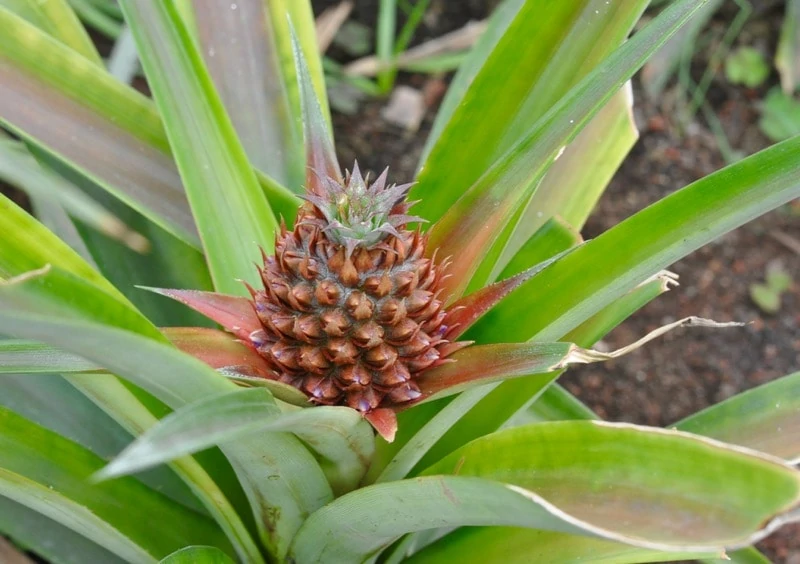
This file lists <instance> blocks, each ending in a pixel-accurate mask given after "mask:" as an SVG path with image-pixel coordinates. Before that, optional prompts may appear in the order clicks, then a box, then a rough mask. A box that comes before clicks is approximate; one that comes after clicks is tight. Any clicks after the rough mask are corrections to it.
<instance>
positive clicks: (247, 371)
mask: <svg viewBox="0 0 800 564" xmlns="http://www.w3.org/2000/svg"><path fill="white" fill-rule="evenodd" d="M162 331H163V333H164V335H166V337H167V338H168V339H169V340H170V342H171V343H172V344H173V345H175V346H176V347H178V348H179V349H180V350H182V351H183V352H185V353H187V354H190V355H192V356H193V357H195V358H196V359H199V360H202V361H203V362H205V363H206V364H208V365H209V366H210V367H211V368H214V369H217V370H219V371H220V372H221V373H222V374H224V375H225V376H226V377H227V378H229V379H231V380H232V381H234V382H236V383H238V384H242V385H245V386H253V387H261V388H267V389H268V390H269V391H270V392H272V395H273V396H275V397H276V398H278V399H279V400H282V401H285V402H286V403H289V404H291V405H296V406H300V407H310V406H311V403H310V402H309V401H308V396H306V395H305V394H304V393H303V392H301V391H300V390H298V389H297V388H295V387H294V386H290V385H289V384H284V383H283V382H279V381H278V380H272V379H271V378H273V377H274V372H273V370H272V368H271V367H270V366H269V365H268V364H267V363H266V361H265V360H264V358H263V357H261V356H260V355H259V354H258V353H257V352H256V351H254V350H253V349H252V348H250V347H248V346H247V345H245V344H243V343H242V342H241V341H239V340H237V339H235V338H234V337H233V336H232V335H230V334H229V333H225V332H223V331H218V330H216V329H204V328H200V327H165V328H164V329H162Z"/></svg>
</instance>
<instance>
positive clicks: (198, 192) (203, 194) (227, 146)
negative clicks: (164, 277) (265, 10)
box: [120, 0, 277, 295]
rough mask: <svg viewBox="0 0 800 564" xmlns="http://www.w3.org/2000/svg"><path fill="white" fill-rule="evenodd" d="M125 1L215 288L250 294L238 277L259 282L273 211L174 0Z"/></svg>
mask: <svg viewBox="0 0 800 564" xmlns="http://www.w3.org/2000/svg"><path fill="white" fill-rule="evenodd" d="M120 5H121V7H122V9H123V12H124V13H125V16H126V21H127V22H128V25H129V26H130V28H131V31H132V32H133V35H134V38H135V39H136V45H137V48H138V51H139V55H140V57H141V61H142V65H143V67H144V69H145V72H146V74H147V77H148V80H149V83H150V87H151V88H152V90H153V96H154V98H155V101H156V105H157V106H158V107H159V110H160V112H161V115H162V117H163V119H164V126H165V128H166V131H167V135H168V137H169V138H170V145H171V147H172V150H173V152H174V155H175V160H176V162H177V165H178V170H179V171H180V173H181V178H182V179H183V181H184V184H185V186H186V193H187V196H188V198H189V203H190V205H191V207H192V212H193V215H194V217H195V221H196V222H197V227H198V230H199V232H200V235H201V239H202V241H203V247H204V249H205V251H206V257H207V260H208V263H209V269H210V271H211V277H212V280H213V281H214V286H215V288H217V289H218V290H220V291H223V292H225V293H229V294H235V295H244V294H245V292H246V290H245V289H244V288H243V287H242V286H241V285H240V284H239V283H237V280H238V279H244V280H248V281H252V282H253V283H256V282H257V281H258V273H257V272H256V270H255V268H253V266H252V265H253V263H254V262H255V263H257V262H258V259H259V256H260V250H259V246H262V247H263V248H264V249H266V250H268V251H269V250H271V248H272V244H273V236H274V233H275V230H276V229H277V222H276V220H275V216H274V215H273V213H272V210H271V209H270V207H269V204H268V203H267V201H266V199H265V198H264V195H263V193H262V191H261V187H260V186H259V184H258V181H257V179H256V176H255V173H254V172H253V169H252V166H251V165H250V163H249V161H248V160H247V156H246V155H245V152H244V149H243V148H242V146H241V143H240V142H239V140H238V138H237V136H236V133H235V130H234V128H233V125H232V124H231V122H230V119H229V118H228V116H227V114H226V113H225V110H224V107H223V105H222V102H221V100H220V99H219V96H218V94H217V93H216V91H215V89H214V86H213V84H212V82H211V78H210V77H209V75H208V71H207V70H206V68H205V66H204V65H203V62H202V59H201V57H200V54H199V53H198V52H197V49H196V45H195V43H194V42H193V40H192V39H191V37H190V36H189V33H188V31H187V29H186V25H185V22H184V21H183V20H182V19H181V17H180V15H179V13H178V10H177V8H176V7H175V4H174V2H173V1H172V0H170V1H167V2H164V3H161V2H159V3H140V2H131V1H127V0H125V1H123V2H121V3H120ZM234 226H235V227H234ZM220 227H221V228H220Z"/></svg>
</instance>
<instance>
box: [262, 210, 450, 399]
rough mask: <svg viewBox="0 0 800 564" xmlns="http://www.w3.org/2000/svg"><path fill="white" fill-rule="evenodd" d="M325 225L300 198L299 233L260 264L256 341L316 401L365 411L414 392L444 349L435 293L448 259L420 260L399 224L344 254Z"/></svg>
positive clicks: (419, 243) (413, 234) (413, 235)
mask: <svg viewBox="0 0 800 564" xmlns="http://www.w3.org/2000/svg"><path fill="white" fill-rule="evenodd" d="M406 209H407V204H404V203H400V204H398V205H397V206H396V211H397V212H398V213H402V212H404V211H405V210H406ZM393 211H395V210H393ZM326 225H327V222H326V220H325V218H324V216H323V214H322V213H321V212H320V210H319V209H317V207H316V206H315V205H314V204H312V203H306V204H304V205H303V206H302V207H301V208H300V212H299V214H298V220H297V225H296V227H295V229H294V230H293V231H288V230H286V229H285V228H283V229H282V230H281V233H280V235H279V236H278V238H277V241H276V246H275V254H274V255H273V256H269V257H266V258H265V262H264V268H263V269H262V270H261V278H262V280H263V282H264V290H259V291H254V294H253V297H254V303H255V308H256V313H257V314H258V317H259V319H260V320H261V323H262V324H263V331H260V332H257V334H254V335H253V336H252V342H253V344H254V345H255V346H256V348H257V350H258V352H259V354H261V355H262V356H263V357H264V358H265V359H266V360H267V363H268V364H269V365H270V366H271V367H272V369H273V370H274V371H275V373H276V376H277V378H278V379H279V380H281V381H282V382H285V383H287V384H291V385H292V386H294V387H296V388H298V389H300V390H302V391H303V392H305V393H306V394H307V395H308V396H309V398H310V399H311V401H313V402H314V403H318V404H323V405H348V406H350V407H352V408H354V409H357V410H359V411H361V412H368V411H371V410H372V409H375V408H377V407H387V406H392V405H395V404H401V403H404V402H408V401H411V400H414V399H416V398H418V397H419V396H420V390H419V387H418V386H417V384H416V383H415V378H416V377H417V375H419V374H420V373H421V372H422V371H424V370H426V369H428V368H431V367H432V366H435V365H437V364H440V363H441V362H442V361H443V357H444V356H445V355H446V354H447V351H448V348H447V347H446V346H445V345H446V344H447V341H446V340H445V339H443V337H442V335H443V334H444V332H445V331H446V327H445V325H444V323H443V322H444V320H445V312H444V309H443V304H442V301H441V300H440V299H439V297H438V293H437V289H438V286H439V284H440V282H441V278H442V272H443V270H444V265H441V264H440V265H438V266H437V265H436V264H435V263H434V261H433V260H432V259H429V258H426V257H425V256H424V254H425V243H426V240H425V237H424V236H423V235H421V234H420V232H419V231H418V230H416V231H411V230H407V229H405V227H404V226H399V228H398V229H396V230H395V234H387V235H386V236H385V237H384V238H383V239H382V240H381V241H380V243H379V244H376V245H373V246H372V247H371V248H364V247H361V246H356V247H355V248H354V249H352V251H350V252H348V249H346V248H345V246H343V245H341V244H338V243H336V242H335V241H333V240H332V239H331V238H330V237H329V236H328V235H327V234H326V231H325V227H326Z"/></svg>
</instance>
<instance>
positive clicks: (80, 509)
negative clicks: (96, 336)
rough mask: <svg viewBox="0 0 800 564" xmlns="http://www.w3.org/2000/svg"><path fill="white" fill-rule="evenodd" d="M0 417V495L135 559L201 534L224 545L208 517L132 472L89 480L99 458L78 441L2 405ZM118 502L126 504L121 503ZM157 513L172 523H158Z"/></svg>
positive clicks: (143, 559) (164, 551)
mask: <svg viewBox="0 0 800 564" xmlns="http://www.w3.org/2000/svg"><path fill="white" fill-rule="evenodd" d="M0 422H2V425H0V429H2V432H0V443H2V449H0V494H2V495H3V496H6V497H9V498H10V499H12V500H14V501H17V502H18V503H22V504H23V505H26V506H28V507H31V508H33V509H36V510H38V511H40V512H42V513H43V514H44V515H46V516H48V517H50V518H52V519H56V520H58V521H59V522H60V523H62V524H63V525H67V526H68V527H70V528H72V529H73V530H76V531H77V532H80V533H81V534H83V535H84V536H86V537H87V538H89V539H91V540H93V541H95V542H97V543H98V544H100V545H101V546H104V547H106V548H107V549H109V550H110V551H112V552H116V553H118V554H121V555H125V556H124V557H125V558H128V559H131V560H133V561H137V562H149V561H152V558H153V557H155V558H159V557H162V556H165V555H167V554H169V553H170V552H172V551H174V550H177V549H178V548H180V547H182V546H185V545H186V544H193V543H196V542H201V541H202V542H207V543H211V544H213V545H215V546H220V547H226V548H227V547H229V545H228V544H227V542H226V540H225V537H224V535H223V534H222V532H221V531H220V530H219V528H218V527H217V526H216V524H215V523H214V522H213V521H211V520H210V519H208V518H206V517H202V516H200V515H198V514H197V513H195V512H193V511H190V510H188V509H186V508H185V507H182V506H180V505H178V504H176V503H174V502H171V501H170V500H168V499H167V498H166V497H164V496H162V495H161V494H158V493H156V492H154V491H152V490H150V489H149V488H147V487H146V486H144V485H143V484H141V483H139V482H138V481H137V480H135V479H133V478H124V479H121V480H118V481H114V482H109V483H106V484H102V485H95V484H91V483H90V481H89V477H90V476H91V475H92V474H93V473H94V472H95V471H97V470H98V469H99V468H101V467H102V466H103V464H104V462H103V460H102V459H100V458H99V457H97V456H96V455H94V454H92V453H91V452H89V451H87V450H85V449H83V448H82V447H80V446H78V445H77V444H74V443H72V442H70V441H68V440H66V439H64V438H62V437H60V436H59V435H57V434H55V433H53V432H51V431H47V430H46V429H43V428H41V427H39V426H37V425H34V424H32V423H30V422H29V421H26V420H25V419H23V418H22V417H20V416H18V415H16V414H14V413H12V412H10V411H7V410H5V409H0ZM120 506H122V507H125V508H126V510H125V511H124V512H121V511H119V507H120ZM152 515H159V519H152V518H151V516H152ZM162 519H163V520H164V521H166V522H169V523H170V526H169V527H163V526H162V525H161V523H162ZM193 539H195V540H193Z"/></svg>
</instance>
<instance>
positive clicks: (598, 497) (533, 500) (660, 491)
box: [292, 422, 800, 564]
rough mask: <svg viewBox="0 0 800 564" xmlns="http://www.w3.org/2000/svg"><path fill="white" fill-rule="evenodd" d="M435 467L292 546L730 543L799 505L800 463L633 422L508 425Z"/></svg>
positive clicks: (360, 553) (307, 558)
mask: <svg viewBox="0 0 800 564" xmlns="http://www.w3.org/2000/svg"><path fill="white" fill-rule="evenodd" d="M426 473H427V474H431V475H428V476H426V477H422V478H416V479H414V480H403V481H399V482H389V483H385V484H379V485H376V486H370V487H368V488H363V489H361V490H359V491H357V492H353V493H350V494H347V495H345V496H343V497H341V498H339V499H338V500H336V501H334V502H333V503H331V504H329V505H327V506H326V507H325V508H323V509H321V510H320V511H318V512H317V513H316V514H314V515H312V516H311V517H310V518H309V519H308V521H306V523H305V525H304V526H303V528H302V529H301V530H300V531H299V533H298V535H297V537H296V538H295V540H294V542H293V546H292V555H293V556H294V557H295V558H296V560H297V562H298V563H299V564H305V563H306V562H317V561H320V560H323V561H324V560H326V559H334V560H335V559H341V561H348V562H349V561H359V559H364V558H365V557H366V556H368V555H372V554H374V553H375V552H376V551H377V550H379V549H381V548H383V547H385V546H387V545H388V544H389V543H391V542H392V541H393V540H395V539H396V538H398V537H399V536H400V535H402V534H405V533H408V532H412V531H419V530H424V529H429V528H437V527H453V526H464V525H470V526H474V525H511V526H518V527H519V526H522V527H531V528H537V529H547V530H555V531H560V532H570V533H573V534H583V535H588V536H594V537H599V538H606V539H609V540H615V541H619V542H624V543H627V544H631V545H633V546H639V547H643V548H649V549H656V550H668V551H676V552H688V551H706V550H707V551H709V552H717V553H721V552H722V551H723V547H724V546H732V545H733V546H736V545H746V544H750V543H752V542H754V541H755V540H757V539H758V538H760V537H762V536H763V535H764V534H765V533H766V532H768V531H770V530H773V529H774V528H776V527H778V526H780V524H781V523H783V522H784V519H785V517H784V516H783V514H784V513H785V512H787V511H790V510H792V509H794V508H796V507H797V504H798V503H800V473H798V472H797V471H796V470H794V469H793V468H791V467H790V466H788V465H785V464H783V463H781V462H780V461H778V460H776V459H773V458H771V457H762V456H759V455H756V454H754V453H752V452H751V451H742V450H737V449H735V448H732V447H729V446H727V445H724V444H722V443H718V442H715V441H712V440H710V439H703V438H700V437H696V436H694V435H689V434H686V433H680V432H677V431H664V430H661V429H651V428H647V427H637V426H633V425H627V424H609V423H596V422H565V423H546V424H540V425H530V426H526V427H520V428H516V429H510V430H507V431H503V432H500V433H495V434H493V435H490V436H488V437H485V438H483V439H479V440H477V441H473V442H472V443H470V444H469V445H467V446H466V447H464V448H463V449H461V450H459V451H457V452H455V453H453V454H452V455H450V456H449V457H447V458H446V459H445V460H443V461H442V462H441V463H439V464H437V465H436V466H434V467H432V468H430V469H429V470H428V471H427V472H426ZM451 473H454V474H458V476H448V475H446V474H451ZM433 474H438V475H433ZM442 474H445V475H442ZM515 496H519V497H515ZM400 499H402V500H403V502H402V503H398V501H397V500H400ZM523 500H524V501H523ZM754 500H758V501H757V504H756V505H755V506H754V505H753V504H754ZM762 527H763V528H764V530H763V531H762ZM367 531H369V533H367Z"/></svg>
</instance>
